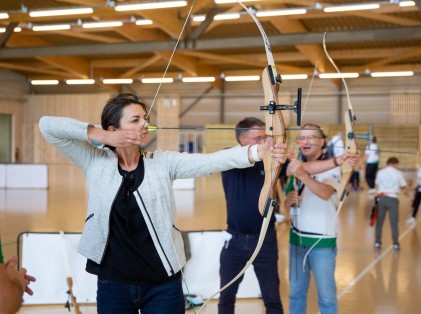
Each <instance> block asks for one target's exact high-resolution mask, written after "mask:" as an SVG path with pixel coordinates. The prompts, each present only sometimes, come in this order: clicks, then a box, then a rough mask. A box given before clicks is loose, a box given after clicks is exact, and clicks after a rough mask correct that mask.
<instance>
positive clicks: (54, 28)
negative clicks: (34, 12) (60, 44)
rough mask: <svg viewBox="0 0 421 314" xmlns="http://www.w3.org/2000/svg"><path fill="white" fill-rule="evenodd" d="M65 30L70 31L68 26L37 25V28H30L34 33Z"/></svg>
mask: <svg viewBox="0 0 421 314" xmlns="http://www.w3.org/2000/svg"><path fill="white" fill-rule="evenodd" d="M67 29H70V25H69V24H56V25H37V26H32V30H33V31H34V32H42V31H60V30H67Z"/></svg>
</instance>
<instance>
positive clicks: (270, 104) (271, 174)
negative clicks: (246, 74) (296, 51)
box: [259, 65, 286, 217]
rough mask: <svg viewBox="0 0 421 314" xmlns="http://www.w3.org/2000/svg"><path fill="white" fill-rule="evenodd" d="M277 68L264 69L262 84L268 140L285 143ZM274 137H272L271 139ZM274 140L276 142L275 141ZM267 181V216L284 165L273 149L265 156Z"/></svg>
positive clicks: (262, 205)
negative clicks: (275, 156) (272, 154)
mask: <svg viewBox="0 0 421 314" xmlns="http://www.w3.org/2000/svg"><path fill="white" fill-rule="evenodd" d="M277 77H278V75H277V74H276V69H275V68H274V67H272V66H270V65H269V66H268V67H267V68H265V69H264V70H263V74H262V84H263V90H264V95H265V105H266V107H267V109H265V110H267V111H266V135H267V136H268V137H269V138H268V141H269V142H270V143H272V144H270V145H273V144H274V143H285V142H286V133H285V129H286V128H285V123H284V119H283V116H282V113H281V110H279V109H276V106H277V105H278V104H279V101H278V92H279V82H280V79H278V78H277ZM271 138H272V139H271ZM273 142H274V143H273ZM263 164H264V170H265V181H264V184H263V187H262V190H261V193H260V197H259V211H260V214H261V215H262V216H263V217H266V216H267V215H268V213H269V212H270V210H269V209H270V208H271V207H272V209H273V208H274V207H275V206H276V205H277V203H278V200H277V199H276V193H275V191H276V189H275V184H276V182H277V180H278V178H279V173H280V172H281V168H282V166H281V165H280V164H279V163H278V162H277V161H276V160H274V159H273V158H272V156H271V151H270V150H268V151H267V152H266V154H265V156H264V158H263Z"/></svg>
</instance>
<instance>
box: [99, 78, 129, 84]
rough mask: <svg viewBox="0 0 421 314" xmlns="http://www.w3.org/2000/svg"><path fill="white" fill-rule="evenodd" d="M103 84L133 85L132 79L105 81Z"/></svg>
mask: <svg viewBox="0 0 421 314" xmlns="http://www.w3.org/2000/svg"><path fill="white" fill-rule="evenodd" d="M102 83H104V84H131V83H133V80H132V79H103V80H102Z"/></svg>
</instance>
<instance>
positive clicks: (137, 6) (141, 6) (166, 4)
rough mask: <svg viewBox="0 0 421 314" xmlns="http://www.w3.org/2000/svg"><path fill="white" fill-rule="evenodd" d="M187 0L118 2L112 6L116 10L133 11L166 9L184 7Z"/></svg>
mask: <svg viewBox="0 0 421 314" xmlns="http://www.w3.org/2000/svg"><path fill="white" fill-rule="evenodd" d="M186 5H187V1H185V0H183V1H163V2H151V3H134V4H120V5H116V6H115V7H114V10H116V11H135V10H150V9H166V8H177V7H185V6H186Z"/></svg>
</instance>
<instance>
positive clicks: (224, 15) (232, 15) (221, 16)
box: [213, 13, 240, 21]
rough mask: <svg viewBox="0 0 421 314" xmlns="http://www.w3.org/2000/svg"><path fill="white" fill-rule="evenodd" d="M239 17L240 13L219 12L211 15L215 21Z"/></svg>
mask: <svg viewBox="0 0 421 314" xmlns="http://www.w3.org/2000/svg"><path fill="white" fill-rule="evenodd" d="M239 18H240V13H221V14H217V15H215V16H214V17H213V19H214V20H215V21H221V20H235V19H239Z"/></svg>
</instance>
